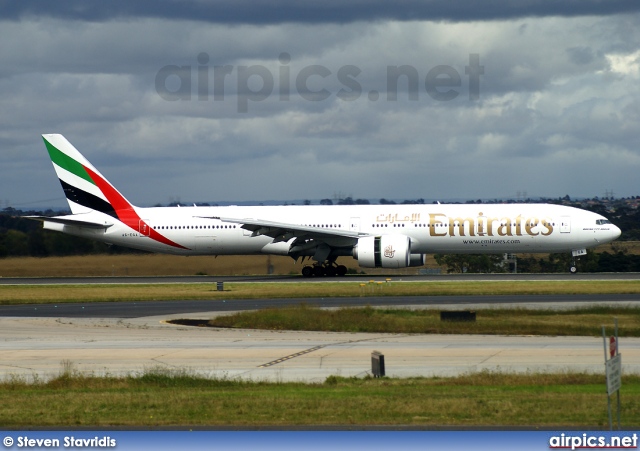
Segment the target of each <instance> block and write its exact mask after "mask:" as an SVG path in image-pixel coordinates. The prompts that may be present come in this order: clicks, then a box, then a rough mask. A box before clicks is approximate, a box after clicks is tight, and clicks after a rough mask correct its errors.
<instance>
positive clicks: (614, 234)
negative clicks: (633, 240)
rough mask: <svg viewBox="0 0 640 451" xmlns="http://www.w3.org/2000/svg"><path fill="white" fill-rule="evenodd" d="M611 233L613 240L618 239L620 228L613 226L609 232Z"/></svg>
mask: <svg viewBox="0 0 640 451" xmlns="http://www.w3.org/2000/svg"><path fill="white" fill-rule="evenodd" d="M611 233H612V235H613V239H614V240H617V239H618V237H619V236H620V234H621V233H622V230H620V228H619V227H618V226H615V225H614V226H613V230H611Z"/></svg>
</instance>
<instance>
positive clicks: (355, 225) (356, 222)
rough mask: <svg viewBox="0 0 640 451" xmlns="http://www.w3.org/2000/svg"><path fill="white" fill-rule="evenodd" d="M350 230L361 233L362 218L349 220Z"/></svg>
mask: <svg viewBox="0 0 640 451" xmlns="http://www.w3.org/2000/svg"><path fill="white" fill-rule="evenodd" d="M349 221H350V222H349V230H350V231H351V232H359V231H360V218H351V219H350V220H349Z"/></svg>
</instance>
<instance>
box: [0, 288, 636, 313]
mask: <svg viewBox="0 0 640 451" xmlns="http://www.w3.org/2000/svg"><path fill="white" fill-rule="evenodd" d="M301 303H305V304H309V305H314V306H317V307H322V308H330V307H355V306H362V305H371V306H374V307H380V306H399V307H403V306H407V307H413V308H458V309H460V308H465V309H469V308H492V307H504V306H512V307H522V308H525V307H527V308H548V309H553V308H569V307H579V306H582V305H604V304H607V305H610V304H613V305H640V295H637V294H580V295H511V296H362V297H344V298H286V299H277V298H276V299H229V300H225V299H220V300H209V301H207V300H200V301H192V300H175V301H144V302H87V303H60V304H23V305H0V317H41V318H44V317H47V318H58V317H65V318H139V317H144V316H152V315H153V316H156V315H175V314H183V315H184V314H190V313H199V312H209V313H211V314H217V313H220V312H232V311H242V310H255V309H261V308H271V307H287V306H295V305H299V304H301Z"/></svg>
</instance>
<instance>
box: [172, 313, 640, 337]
mask: <svg viewBox="0 0 640 451" xmlns="http://www.w3.org/2000/svg"><path fill="white" fill-rule="evenodd" d="M612 317H616V318H618V327H619V333H620V335H621V336H625V337H640V308H631V307H622V308H621V307H604V306H603V307H588V308H580V309H575V310H566V311H555V310H525V309H515V310H514V309H487V310H479V311H477V312H476V321H475V322H469V321H462V322H460V321H441V320H440V312H439V311H436V310H408V309H389V308H372V307H362V308H360V307H354V308H342V309H338V310H322V309H319V308H314V307H310V306H307V305H300V306H298V307H290V308H269V309H263V310H259V311H246V312H240V313H236V314H232V315H227V316H219V317H216V318H214V319H212V320H210V321H208V324H207V325H208V326H210V327H230V328H242V329H266V330H310V331H327V332H376V333H398V334H484V335H557V336H595V335H599V333H600V327H601V326H602V324H604V323H609V322H611V318H612ZM172 322H174V323H178V324H189V323H186V322H184V321H181V320H175V321H172Z"/></svg>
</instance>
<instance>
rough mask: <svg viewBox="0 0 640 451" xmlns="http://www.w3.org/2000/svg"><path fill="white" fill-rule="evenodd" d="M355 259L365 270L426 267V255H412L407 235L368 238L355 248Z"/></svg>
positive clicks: (360, 241)
mask: <svg viewBox="0 0 640 451" xmlns="http://www.w3.org/2000/svg"><path fill="white" fill-rule="evenodd" d="M353 258H355V259H356V260H358V264H359V265H360V266H362V267H363V268H406V267H407V266H422V265H424V259H425V256H424V254H412V253H411V239H410V238H409V237H408V236H405V235H382V236H366V237H364V238H360V239H359V240H358V244H357V245H356V247H354V248H353Z"/></svg>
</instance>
